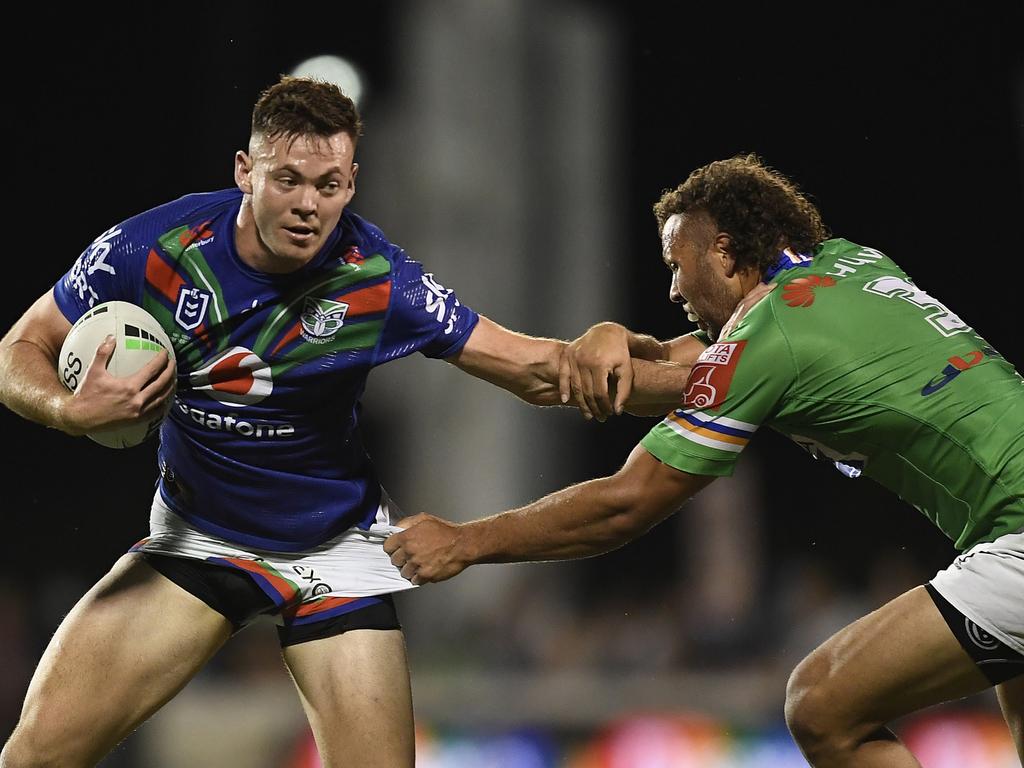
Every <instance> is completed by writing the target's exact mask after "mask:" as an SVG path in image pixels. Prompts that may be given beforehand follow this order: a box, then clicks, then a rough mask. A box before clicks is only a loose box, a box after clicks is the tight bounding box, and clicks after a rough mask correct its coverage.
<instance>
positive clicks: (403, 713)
mask: <svg viewBox="0 0 1024 768" xmlns="http://www.w3.org/2000/svg"><path fill="white" fill-rule="evenodd" d="M283 653H284V658H285V663H286V664H287V665H288V669H289V670H290V672H291V674H292V677H293V678H294V680H295V684H296V686H297V687H298V689H299V694H300V697H301V699H302V705H303V707H304V708H305V710H306V715H307V717H308V718H309V722H310V725H311V726H312V728H313V734H314V736H315V737H316V741H317V747H318V749H319V750H320V758H321V760H322V761H323V765H324V768H333V767H334V766H341V765H359V766H365V768H376V767H377V766H379V767H380V768H405V767H406V766H407V767H408V768H412V765H413V763H414V759H415V738H414V729H413V715H412V691H411V686H410V683H409V668H408V663H407V661H406V652H405V638H404V636H403V634H402V631H401V630H400V629H391V630H379V629H356V630H352V631H349V632H345V633H343V634H340V635H335V636H333V637H327V638H323V639H320V640H313V641H311V642H307V643H300V644H298V645H291V646H288V647H286V648H285V649H284V650H283Z"/></svg>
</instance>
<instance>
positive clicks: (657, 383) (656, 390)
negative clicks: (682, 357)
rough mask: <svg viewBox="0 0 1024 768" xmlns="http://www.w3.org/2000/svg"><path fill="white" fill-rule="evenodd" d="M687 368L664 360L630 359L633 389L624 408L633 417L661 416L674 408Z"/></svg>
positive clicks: (688, 369)
mask: <svg viewBox="0 0 1024 768" xmlns="http://www.w3.org/2000/svg"><path fill="white" fill-rule="evenodd" d="M690 367H691V366H690V364H688V363H686V364H684V363H671V362H668V361H665V360H658V361H653V362H652V361H648V360H633V389H632V391H631V392H630V396H629V399H628V400H627V401H626V410H627V411H628V412H629V413H632V414H633V415H635V416H661V415H663V414H665V413H667V412H669V411H671V410H673V409H675V408H678V407H679V405H680V403H682V400H683V393H684V392H685V391H686V380H687V378H688V377H689V375H690Z"/></svg>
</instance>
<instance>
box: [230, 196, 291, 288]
mask: <svg viewBox="0 0 1024 768" xmlns="http://www.w3.org/2000/svg"><path fill="white" fill-rule="evenodd" d="M235 251H236V252H237V253H238V258H239V259H241V261H242V263H243V264H245V265H246V266H247V267H251V268H252V269H255V270H256V271H257V272H264V273H266V274H269V275H282V274H287V273H289V272H294V271H295V270H297V269H300V268H301V267H302V266H303V265H302V264H301V263H291V262H289V261H285V260H283V259H280V258H278V257H277V256H276V255H275V254H274V252H273V251H271V250H270V248H268V247H267V244H266V243H264V242H263V238H261V237H260V231H259V229H258V228H257V227H256V218H255V217H254V216H253V212H252V198H251V197H249V195H245V196H244V197H243V198H242V207H241V208H239V209H238V217H237V218H236V219H235Z"/></svg>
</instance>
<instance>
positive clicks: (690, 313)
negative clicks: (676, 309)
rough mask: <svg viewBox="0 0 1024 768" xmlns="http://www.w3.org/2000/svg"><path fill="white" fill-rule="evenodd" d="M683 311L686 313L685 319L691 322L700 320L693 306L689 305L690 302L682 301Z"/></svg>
mask: <svg viewBox="0 0 1024 768" xmlns="http://www.w3.org/2000/svg"><path fill="white" fill-rule="evenodd" d="M683 311H684V312H685V313H686V319H687V320H689V321H690V322H691V323H697V322H700V320H701V316H700V315H698V314H697V313H696V312H694V310H693V307H692V306H691V305H690V302H688V301H684V302H683Z"/></svg>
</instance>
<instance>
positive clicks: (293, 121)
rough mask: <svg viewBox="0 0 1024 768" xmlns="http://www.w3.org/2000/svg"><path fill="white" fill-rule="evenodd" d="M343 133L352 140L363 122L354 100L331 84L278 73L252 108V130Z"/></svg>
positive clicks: (271, 133) (275, 133) (270, 136)
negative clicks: (272, 83)
mask: <svg viewBox="0 0 1024 768" xmlns="http://www.w3.org/2000/svg"><path fill="white" fill-rule="evenodd" d="M343 131H344V132H345V133H347V134H348V135H349V137H350V138H351V139H352V142H353V143H355V142H356V141H357V140H358V139H359V137H360V136H361V135H362V134H363V123H362V121H361V120H360V119H359V110H358V109H356V105H355V102H353V101H352V99H350V98H349V97H348V96H346V95H345V94H344V93H342V92H341V89H340V88H338V86H336V85H334V84H333V83H326V82H323V81H320V80H313V79H311V78H307V77H290V76H288V75H282V76H281V79H280V81H278V82H277V83H275V84H274V85H272V86H270V87H269V88H267V89H266V90H264V91H263V93H261V94H260V97H259V100H258V101H257V102H256V106H255V107H253V110H252V132H253V134H259V135H261V136H264V137H266V138H267V139H271V140H273V139H276V138H277V137H279V136H289V137H293V138H294V137H297V136H324V137H326V136H333V135H334V134H336V133H341V132H343Z"/></svg>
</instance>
